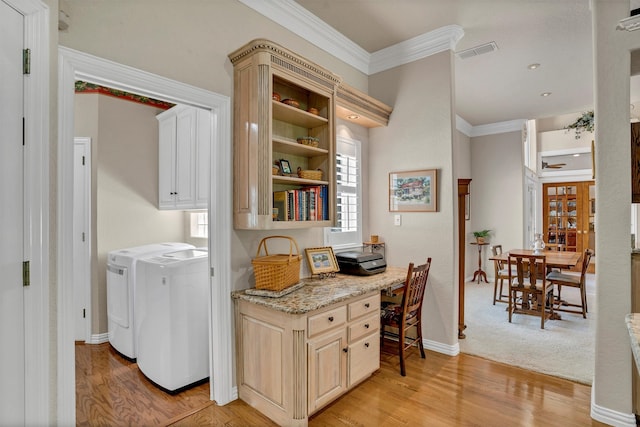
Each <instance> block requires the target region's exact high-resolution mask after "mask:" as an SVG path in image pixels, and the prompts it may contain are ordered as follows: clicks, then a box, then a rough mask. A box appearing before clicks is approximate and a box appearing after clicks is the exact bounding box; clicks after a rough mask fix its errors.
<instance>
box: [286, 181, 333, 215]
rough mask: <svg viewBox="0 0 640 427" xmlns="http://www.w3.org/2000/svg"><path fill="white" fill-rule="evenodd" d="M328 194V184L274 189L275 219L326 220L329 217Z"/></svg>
mask: <svg viewBox="0 0 640 427" xmlns="http://www.w3.org/2000/svg"><path fill="white" fill-rule="evenodd" d="M327 195H328V188H327V186H326V185H315V186H308V187H302V188H299V189H295V190H282V191H274V192H273V208H274V221H326V220H328V219H329V201H328V200H327ZM275 209H277V212H275Z"/></svg>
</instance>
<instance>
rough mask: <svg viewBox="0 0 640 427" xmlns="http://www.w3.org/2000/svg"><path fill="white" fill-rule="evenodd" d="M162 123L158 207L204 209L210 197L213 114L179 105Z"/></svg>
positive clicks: (163, 115)
mask: <svg viewBox="0 0 640 427" xmlns="http://www.w3.org/2000/svg"><path fill="white" fill-rule="evenodd" d="M157 119H158V122H159V133H160V135H159V155H158V160H159V170H158V190H159V194H158V207H159V208H160V209H205V208H207V206H208V200H209V197H208V194H209V160H210V159H209V153H210V147H209V145H210V143H211V113H210V112H209V111H207V110H202V109H199V108H195V107H189V106H184V105H179V106H176V107H173V108H171V109H169V110H167V111H165V112H163V113H161V114H158V116H157Z"/></svg>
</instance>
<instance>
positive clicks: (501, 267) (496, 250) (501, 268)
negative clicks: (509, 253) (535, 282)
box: [491, 245, 515, 305]
mask: <svg viewBox="0 0 640 427" xmlns="http://www.w3.org/2000/svg"><path fill="white" fill-rule="evenodd" d="M491 253H492V254H493V256H494V257H496V256H499V255H502V245H493V246H491ZM511 268H513V267H511ZM493 269H494V277H495V279H494V283H493V305H496V302H505V303H507V302H509V295H504V294H503V293H502V292H503V286H504V281H505V280H509V264H506V263H505V262H503V261H498V260H493ZM514 275H515V273H514ZM498 282H500V293H498ZM504 298H506V299H504Z"/></svg>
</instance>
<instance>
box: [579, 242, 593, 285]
mask: <svg viewBox="0 0 640 427" xmlns="http://www.w3.org/2000/svg"><path fill="white" fill-rule="evenodd" d="M592 256H593V252H592V251H591V249H585V251H584V256H583V257H582V271H581V272H580V280H582V281H583V282H584V280H585V276H586V275H587V270H588V269H589V263H590V262H591V257H592Z"/></svg>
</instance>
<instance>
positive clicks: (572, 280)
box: [547, 249, 593, 319]
mask: <svg viewBox="0 0 640 427" xmlns="http://www.w3.org/2000/svg"><path fill="white" fill-rule="evenodd" d="M592 255H593V252H592V251H591V250H590V249H586V250H585V251H584V255H583V256H582V270H581V271H580V275H579V276H577V275H575V274H567V273H561V272H558V271H551V272H550V273H549V274H547V280H548V281H549V283H551V284H552V285H556V286H557V288H558V293H557V296H556V297H555V304H556V308H555V309H556V310H557V311H564V312H567V313H582V317H583V318H585V319H586V318H587V313H588V312H589V311H588V307H587V290H586V277H587V269H588V268H589V262H591V256H592ZM563 286H570V287H572V288H578V289H580V304H575V303H569V302H567V301H565V300H563V299H562V296H561V291H562V287H563ZM565 307H580V311H578V310H573V309H568V308H565Z"/></svg>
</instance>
